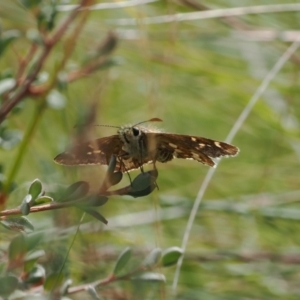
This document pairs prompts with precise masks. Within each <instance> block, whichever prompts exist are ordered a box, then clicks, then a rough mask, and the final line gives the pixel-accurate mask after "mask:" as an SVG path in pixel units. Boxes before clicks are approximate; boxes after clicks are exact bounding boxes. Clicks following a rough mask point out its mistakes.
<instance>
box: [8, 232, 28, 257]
mask: <svg viewBox="0 0 300 300" xmlns="http://www.w3.org/2000/svg"><path fill="white" fill-rule="evenodd" d="M26 251H27V247H26V241H25V236H24V235H23V234H19V235H17V236H16V237H14V238H13V239H12V241H11V242H10V244H9V248H8V257H9V260H10V261H15V260H20V259H23V257H24V256H25V254H26Z"/></svg>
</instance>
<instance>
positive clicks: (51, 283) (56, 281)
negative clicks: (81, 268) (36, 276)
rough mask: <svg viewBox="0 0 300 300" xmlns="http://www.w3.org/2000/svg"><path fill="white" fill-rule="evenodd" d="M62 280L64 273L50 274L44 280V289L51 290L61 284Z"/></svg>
mask: <svg viewBox="0 0 300 300" xmlns="http://www.w3.org/2000/svg"><path fill="white" fill-rule="evenodd" d="M63 281H64V275H63V274H62V273H59V274H58V273H53V274H50V275H49V276H48V277H47V278H46V280H45V283H44V289H45V290H46V291H52V290H54V289H56V288H58V287H59V286H61V285H62V283H63Z"/></svg>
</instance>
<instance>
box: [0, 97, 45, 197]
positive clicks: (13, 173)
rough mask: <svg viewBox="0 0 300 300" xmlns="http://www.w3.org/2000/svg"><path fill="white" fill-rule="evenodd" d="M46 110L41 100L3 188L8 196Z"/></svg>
mask: <svg viewBox="0 0 300 300" xmlns="http://www.w3.org/2000/svg"><path fill="white" fill-rule="evenodd" d="M45 108H46V102H45V99H41V102H40V103H39V104H38V106H37V107H36V109H35V112H34V114H33V118H32V119H31V121H30V123H29V126H28V128H27V130H26V132H25V135H24V137H23V140H22V142H21V144H20V147H19V151H18V153H17V157H16V159H15V160H14V163H13V165H12V167H11V169H10V170H9V172H8V175H7V179H6V181H5V183H4V186H3V191H4V193H5V194H8V192H9V190H10V187H11V185H12V182H13V180H14V178H15V177H16V174H17V172H18V171H19V169H20V167H21V164H22V159H23V157H24V154H25V153H26V149H27V147H28V145H29V142H30V139H31V137H32V135H33V133H34V131H35V129H36V128H37V125H38V123H39V121H40V119H41V116H42V114H43V112H44V110H45Z"/></svg>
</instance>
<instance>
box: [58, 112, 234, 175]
mask: <svg viewBox="0 0 300 300" xmlns="http://www.w3.org/2000/svg"><path fill="white" fill-rule="evenodd" d="M160 121H162V120H161V119H159V118H152V119H150V120H148V121H144V122H140V123H137V124H135V125H133V126H123V127H117V128H119V129H118V131H117V134H116V135H111V136H107V137H103V138H99V139H96V140H92V141H89V142H82V143H77V144H75V145H73V146H72V147H71V148H70V150H68V151H65V152H63V153H61V154H58V155H57V156H56V157H55V158H54V161H55V162H56V163H58V164H62V165H67V166H76V165H94V164H100V165H108V164H109V161H110V159H111V157H112V155H114V156H115V157H116V158H117V164H116V167H115V171H121V172H123V173H124V172H129V171H131V170H134V169H138V168H140V169H141V170H143V165H144V164H148V163H153V165H154V168H155V164H156V162H161V163H166V162H169V161H171V160H172V159H173V158H183V159H193V160H196V161H198V162H200V163H202V164H204V165H207V166H210V167H214V166H215V162H214V161H213V158H218V157H222V156H235V155H237V154H238V152H239V148H237V147H236V146H233V145H230V144H227V143H224V142H219V141H215V140H211V139H207V138H204V137H198V136H193V135H184V134H174V133H165V132H161V131H159V130H157V129H149V128H147V127H143V126H140V124H142V123H145V122H160ZM110 127H113V126H110Z"/></svg>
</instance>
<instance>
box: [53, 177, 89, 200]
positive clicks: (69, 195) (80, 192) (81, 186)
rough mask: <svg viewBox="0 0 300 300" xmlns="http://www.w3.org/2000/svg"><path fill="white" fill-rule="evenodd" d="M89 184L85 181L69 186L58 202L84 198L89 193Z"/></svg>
mask: <svg viewBox="0 0 300 300" xmlns="http://www.w3.org/2000/svg"><path fill="white" fill-rule="evenodd" d="M89 188H90V186H89V184H88V183H87V182H86V181H77V182H75V183H73V184H71V185H70V186H69V187H68V188H67V189H66V190H65V192H63V195H62V196H61V198H60V200H59V201H60V202H62V201H63V202H65V201H73V200H77V199H80V198H82V197H84V196H85V195H86V194H87V192H88V191H89Z"/></svg>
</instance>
